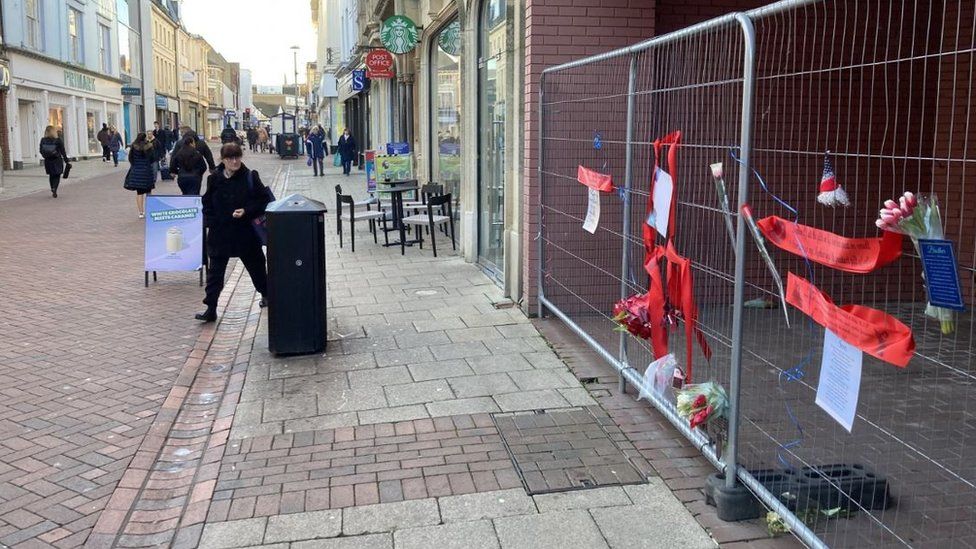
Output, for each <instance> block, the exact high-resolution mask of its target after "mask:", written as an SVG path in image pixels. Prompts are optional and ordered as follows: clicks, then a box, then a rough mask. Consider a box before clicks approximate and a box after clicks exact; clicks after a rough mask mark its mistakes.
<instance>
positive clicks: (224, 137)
mask: <svg viewBox="0 0 976 549" xmlns="http://www.w3.org/2000/svg"><path fill="white" fill-rule="evenodd" d="M220 142H221V143H222V144H224V145H226V144H228V143H237V142H238V139H237V132H235V131H234V128H232V127H230V124H227V125H226V126H224V131H222V132H220ZM238 144H239V143H238Z"/></svg>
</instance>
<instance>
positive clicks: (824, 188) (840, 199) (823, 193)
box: [817, 151, 851, 207]
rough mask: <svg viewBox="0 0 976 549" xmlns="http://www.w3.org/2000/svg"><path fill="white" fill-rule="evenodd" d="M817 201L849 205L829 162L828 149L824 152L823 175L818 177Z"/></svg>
mask: <svg viewBox="0 0 976 549" xmlns="http://www.w3.org/2000/svg"><path fill="white" fill-rule="evenodd" d="M817 202H820V203H821V204H823V205H824V206H831V207H833V206H838V205H840V206H850V205H851V202H850V200H849V199H848V198H847V193H846V192H844V188H843V187H841V186H840V183H838V182H837V175H836V174H835V173H834V166H833V165H832V164H831V163H830V151H827V152H826V153H825V154H824V169H823V176H821V178H820V194H819V195H817Z"/></svg>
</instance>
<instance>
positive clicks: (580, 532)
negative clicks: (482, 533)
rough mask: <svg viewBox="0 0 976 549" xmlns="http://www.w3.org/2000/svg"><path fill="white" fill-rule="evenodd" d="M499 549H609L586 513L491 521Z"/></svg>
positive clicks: (547, 514) (562, 512)
mask: <svg viewBox="0 0 976 549" xmlns="http://www.w3.org/2000/svg"><path fill="white" fill-rule="evenodd" d="M494 523H495V531H496V532H498V539H499V541H500V542H501V547H502V549H543V548H545V549H553V548H569V547H579V548H584V547H585V548H586V549H598V548H602V547H609V546H608V545H607V542H606V541H605V540H604V539H603V534H601V533H600V529H599V528H597V525H596V523H595V522H594V521H593V518H592V517H591V516H590V514H589V513H588V512H586V511H558V512H553V513H544V514H541V515H528V516H520V517H504V518H499V519H495V520H494Z"/></svg>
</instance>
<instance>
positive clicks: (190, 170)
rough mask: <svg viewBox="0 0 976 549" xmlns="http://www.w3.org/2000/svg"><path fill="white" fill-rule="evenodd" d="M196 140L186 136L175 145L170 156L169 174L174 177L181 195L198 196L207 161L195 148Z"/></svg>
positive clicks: (194, 137) (191, 136)
mask: <svg viewBox="0 0 976 549" xmlns="http://www.w3.org/2000/svg"><path fill="white" fill-rule="evenodd" d="M196 141H197V138H196V136H194V135H187V136H186V137H184V138H183V141H181V142H179V143H178V144H177V145H176V149H175V150H174V151H173V154H172V155H171V156H170V160H169V173H171V174H173V175H175V176H176V184H177V185H179V187H180V191H181V192H182V193H183V194H185V195H186V194H200V188H201V186H202V185H203V174H205V173H207V161H206V159H204V157H203V155H202V154H200V151H198V150H197V147H196Z"/></svg>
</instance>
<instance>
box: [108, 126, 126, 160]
mask: <svg viewBox="0 0 976 549" xmlns="http://www.w3.org/2000/svg"><path fill="white" fill-rule="evenodd" d="M106 143H108V151H109V154H111V155H112V162H114V163H115V167H118V166H119V151H120V150H122V147H123V146H124V143H122V135H121V134H119V132H118V130H116V129H115V126H109V128H108V139H107V140H106Z"/></svg>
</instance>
